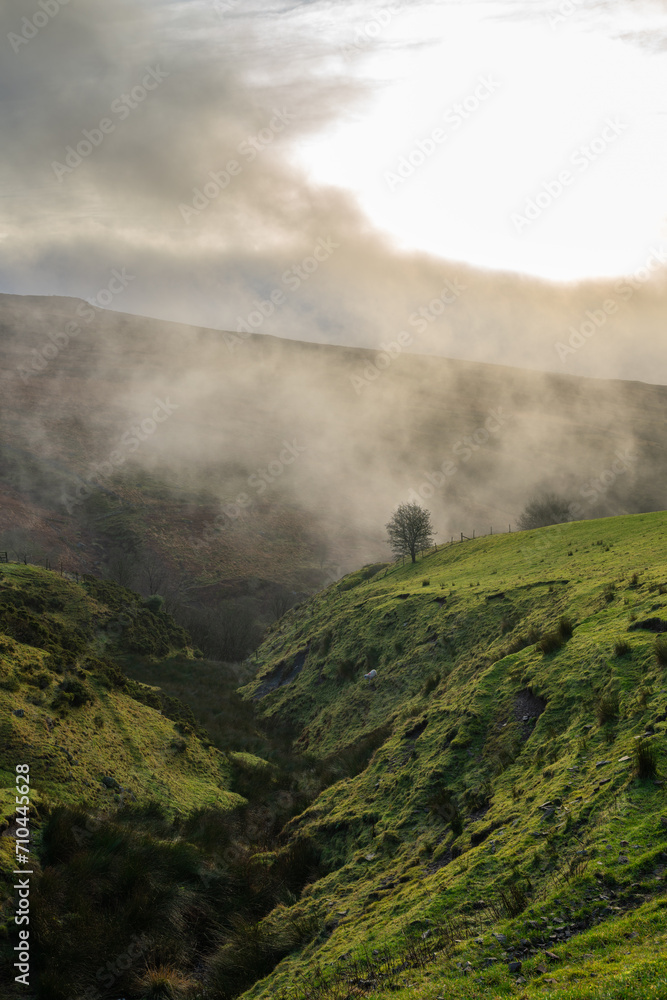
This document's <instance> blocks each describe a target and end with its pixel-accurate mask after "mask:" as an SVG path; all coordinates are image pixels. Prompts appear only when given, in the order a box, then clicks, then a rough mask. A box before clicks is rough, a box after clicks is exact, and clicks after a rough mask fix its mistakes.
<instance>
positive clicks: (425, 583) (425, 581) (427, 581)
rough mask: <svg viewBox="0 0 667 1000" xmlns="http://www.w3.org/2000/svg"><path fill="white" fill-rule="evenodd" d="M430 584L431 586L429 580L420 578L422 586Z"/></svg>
mask: <svg viewBox="0 0 667 1000" xmlns="http://www.w3.org/2000/svg"><path fill="white" fill-rule="evenodd" d="M430 586H431V581H430V580H422V587H430Z"/></svg>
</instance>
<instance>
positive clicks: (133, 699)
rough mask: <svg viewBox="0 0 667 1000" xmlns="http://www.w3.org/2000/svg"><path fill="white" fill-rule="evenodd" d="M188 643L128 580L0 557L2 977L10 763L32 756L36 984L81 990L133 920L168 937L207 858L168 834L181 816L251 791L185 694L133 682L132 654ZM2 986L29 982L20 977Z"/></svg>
mask: <svg viewBox="0 0 667 1000" xmlns="http://www.w3.org/2000/svg"><path fill="white" fill-rule="evenodd" d="M193 656H194V652H193V650H192V649H191V648H190V646H189V638H188V636H187V634H186V633H185V632H184V631H183V629H181V628H179V627H178V626H177V625H176V623H175V622H173V621H172V620H171V619H170V618H169V617H168V616H167V615H165V614H164V613H162V612H160V611H159V608H156V606H155V604H151V602H148V603H145V602H142V601H141V600H140V598H139V597H138V596H137V595H136V594H132V593H130V592H129V591H127V590H124V589H123V588H122V587H118V586H116V585H115V584H111V583H104V582H102V581H99V580H95V579H94V578H92V577H90V578H87V579H85V580H84V581H82V582H81V583H79V584H77V583H75V582H73V581H71V580H68V579H65V578H61V577H60V576H57V575H56V574H55V573H51V572H47V571H45V570H41V569H39V568H37V567H32V566H23V565H20V566H16V565H3V566H0V747H1V750H0V829H1V830H2V831H3V832H2V837H0V856H1V859H2V872H3V875H2V881H1V883H0V914H1V920H0V966H1V967H2V976H1V977H0V978H1V979H2V982H3V984H4V985H3V989H4V988H5V987H6V988H7V989H9V984H10V983H11V982H12V980H13V978H14V973H12V974H11V975H10V974H9V973H10V968H9V963H10V962H11V958H10V955H12V952H11V947H12V945H13V944H14V937H13V934H12V930H11V929H12V922H11V920H8V918H9V916H10V912H13V909H14V893H13V891H12V889H11V887H12V885H13V884H14V883H15V881H16V878H15V876H13V875H11V874H10V872H11V869H12V868H15V867H16V860H15V844H16V838H17V834H18V835H19V837H20V832H19V827H20V825H21V821H20V816H21V812H22V810H21V809H18V810H17V804H16V797H15V793H16V787H15V786H16V777H17V772H16V767H17V765H19V766H21V768H25V766H26V765H27V766H28V768H29V789H30V792H29V798H30V803H29V813H28V815H29V820H28V823H29V827H28V828H29V830H30V831H31V834H32V837H31V841H30V849H31V854H30V858H31V864H30V865H29V867H30V868H31V869H33V870H34V871H35V875H34V877H33V883H32V889H33V900H32V904H33V908H32V914H33V917H32V941H33V950H34V949H36V948H39V950H38V951H37V953H36V955H34V956H33V957H34V958H35V961H34V962H33V970H34V973H36V972H37V971H38V970H39V971H40V972H41V973H42V985H41V992H40V993H39V995H40V996H44V997H46V996H49V997H54V998H56V997H58V996H61V995H62V996H73V995H75V994H74V993H73V992H72V991H73V990H78V989H81V990H82V991H83V985H84V984H85V983H86V981H87V979H86V960H88V961H90V962H91V963H95V964H94V969H96V968H97V967H98V966H99V965H100V958H101V950H103V951H104V954H108V957H109V959H111V958H112V957H113V954H112V953H109V951H108V950H106V949H111V950H112V951H113V948H115V947H118V948H119V951H118V953H121V952H122V951H123V950H124V949H125V948H127V943H128V940H129V939H130V937H131V933H130V931H127V933H126V930H127V928H130V929H131V931H132V932H134V933H135V934H137V935H139V936H141V935H145V934H147V933H153V934H155V933H157V934H158V935H159V936H160V937H161V938H162V940H163V942H165V941H166V942H168V940H169V932H168V927H165V926H164V923H163V924H162V926H161V921H162V922H164V921H165V920H166V921H173V920H174V919H177V918H178V912H179V909H180V910H181V911H182V910H183V902H182V901H181V902H180V903H179V900H178V899H177V898H176V899H175V898H174V895H176V897H178V895H179V893H181V894H182V889H179V879H180V880H183V879H187V880H189V881H190V882H192V881H193V878H194V876H196V875H197V871H198V869H197V864H196V862H197V858H196V855H195V853H194V849H190V851H189V852H188V850H186V849H185V847H184V845H183V844H182V845H181V847H178V843H177V841H175V840H174V834H175V829H174V828H173V825H174V823H176V824H178V821H179V820H178V818H179V817H181V816H192V815H200V816H201V815H203V814H206V813H207V812H208V813H209V814H210V815H211V816H215V815H220V816H221V817H225V816H227V817H231V816H232V815H233V813H234V810H238V808H239V807H240V806H243V805H245V804H246V800H245V799H244V798H243V797H242V796H241V795H239V794H238V793H236V792H234V791H232V790H231V788H232V785H233V782H234V774H235V767H234V762H233V759H232V758H230V757H229V756H228V755H225V754H223V753H221V752H220V751H219V750H218V749H217V748H216V747H215V746H213V745H212V742H211V740H210V738H209V737H208V734H207V733H206V732H205V731H204V730H203V729H202V728H201V727H200V726H199V725H198V723H197V722H196V720H195V719H194V717H193V715H192V713H191V712H190V711H189V710H188V709H187V708H186V706H184V705H183V704H182V703H178V702H176V701H174V700H173V699H170V698H168V697H165V696H163V695H162V694H161V692H159V691H158V690H157V689H155V688H151V687H147V686H144V685H141V684H139V683H137V682H134V681H131V680H129V679H128V678H127V676H126V675H125V673H124V670H123V667H124V665H125V664H126V663H128V662H130V661H137V660H143V659H146V660H149V661H151V662H153V663H154V664H156V665H159V664H165V665H166V664H173V663H186V662H187V661H192V659H193ZM17 818H18V819H19V824H18V825H17ZM190 839H192V838H190ZM179 840H181V841H182V840H183V836H182V833H181V837H180V838H179ZM142 857H143V860H142ZM149 864H152V865H153V866H154V870H153V871H151V872H149V871H148V869H147V866H148V865H149ZM200 864H201V862H200ZM65 868H66V869H67V870H66V871H65V870H64V869H65ZM142 868H143V869H145V874H144V875H143V876H142V875H141V874H140V873H141V870H142ZM183 884H185V883H183ZM115 895H117V896H118V898H117V900H114V896H115ZM147 898H148V899H152V900H153V903H154V904H157V903H158V901H159V900H160V899H162V905H163V912H162V911H160V910H159V907H158V912H151V911H150V908H146V911H145V912H141V908H142V907H144V904H145V902H146V899H147ZM110 903H111V904H112V906H111V910H109V908H108V907H109V904H110ZM190 905H191V904H190ZM137 907H139V908H140V912H139V913H138V912H137ZM125 925H127V926H126V927H125ZM77 939H78V940H77ZM82 942H85V944H84V943H82ZM121 942H122V947H121V946H120V944H121ZM56 958H57V961H55V959H56ZM102 964H104V963H103V962H102ZM94 969H93V970H92V978H89V979H88V985H89V986H90V985H92V984H94V983H95V975H94ZM88 975H89V976H90V970H88ZM21 990H22V991H23V992H22V993H21ZM4 995H6V994H5V993H3V996H4ZM7 995H10V996H15V995H16V996H18V995H30V996H34V995H35V994H34V992H32V993H31V992H30V991H28V992H27V993H26V990H25V988H24V987H23V986H19V987H17V992H10V993H9V994H7ZM76 995H77V996H78V995H79V993H76Z"/></svg>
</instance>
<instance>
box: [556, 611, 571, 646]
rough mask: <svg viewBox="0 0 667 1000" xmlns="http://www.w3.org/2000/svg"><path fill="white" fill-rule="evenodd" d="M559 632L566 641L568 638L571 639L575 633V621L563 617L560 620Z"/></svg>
mask: <svg viewBox="0 0 667 1000" xmlns="http://www.w3.org/2000/svg"><path fill="white" fill-rule="evenodd" d="M558 632H559V634H560V636H561V638H562V639H563V640H564V641H565V642H567V640H568V639H571V638H572V635H573V633H574V622H573V621H572V619H571V618H566V617H563V618H561V620H560V621H559V622H558Z"/></svg>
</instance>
